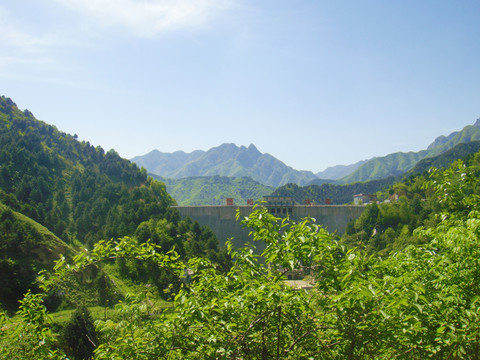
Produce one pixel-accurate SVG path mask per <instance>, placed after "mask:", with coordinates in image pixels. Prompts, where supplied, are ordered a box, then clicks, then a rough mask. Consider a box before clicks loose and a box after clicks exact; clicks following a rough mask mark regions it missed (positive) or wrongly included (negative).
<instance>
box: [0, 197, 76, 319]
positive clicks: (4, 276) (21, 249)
mask: <svg viewBox="0 0 480 360" xmlns="http://www.w3.org/2000/svg"><path fill="white" fill-rule="evenodd" d="M73 253H74V249H73V248H72V247H71V246H69V245H67V244H65V243H64V242H63V241H62V240H60V239H59V238H58V237H57V236H55V235H54V234H52V233H51V232H50V231H48V229H46V228H45V227H44V226H42V225H40V224H38V223H37V222H35V221H33V220H32V219H30V218H28V217H26V216H25V215H22V214H20V213H17V212H15V211H12V210H11V209H9V208H8V207H7V206H5V205H3V204H1V203H0V283H1V284H2V286H1V290H0V308H5V309H8V310H12V309H15V308H16V306H17V300H18V299H20V298H21V296H22V295H23V294H24V293H26V292H27V290H28V289H30V288H35V279H36V275H37V273H38V272H39V271H40V270H44V269H46V270H52V268H53V265H54V261H56V260H58V259H59V258H60V255H64V256H67V257H71V255H73Z"/></svg>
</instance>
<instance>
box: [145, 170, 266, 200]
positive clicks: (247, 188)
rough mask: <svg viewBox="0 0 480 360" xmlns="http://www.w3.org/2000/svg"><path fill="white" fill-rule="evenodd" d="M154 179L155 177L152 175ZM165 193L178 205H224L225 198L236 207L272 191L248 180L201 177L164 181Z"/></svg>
mask: <svg viewBox="0 0 480 360" xmlns="http://www.w3.org/2000/svg"><path fill="white" fill-rule="evenodd" d="M152 176H153V177H155V175H152ZM158 179H159V180H161V181H163V182H164V183H165V185H166V186H167V192H168V193H169V194H170V195H171V196H172V197H173V198H174V199H175V200H176V202H177V204H178V205H184V206H187V205H224V204H225V199H226V198H233V199H234V201H235V204H236V205H247V200H249V199H252V200H254V201H256V200H259V199H262V198H263V196H266V195H269V194H270V193H271V192H272V191H273V190H274V189H273V188H272V187H269V186H265V185H262V184H260V183H258V182H256V181H254V180H252V179H250V178H247V177H242V178H230V177H226V176H218V175H217V176H201V177H188V178H183V179H164V178H160V177H158Z"/></svg>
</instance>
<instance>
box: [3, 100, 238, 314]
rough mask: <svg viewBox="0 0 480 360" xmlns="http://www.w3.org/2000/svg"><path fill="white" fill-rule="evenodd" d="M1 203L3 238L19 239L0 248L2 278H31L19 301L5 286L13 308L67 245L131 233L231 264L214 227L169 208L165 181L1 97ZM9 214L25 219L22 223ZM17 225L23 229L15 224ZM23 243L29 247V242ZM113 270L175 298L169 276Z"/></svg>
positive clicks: (130, 267)
mask: <svg viewBox="0 0 480 360" xmlns="http://www.w3.org/2000/svg"><path fill="white" fill-rule="evenodd" d="M0 201H1V203H3V204H4V205H5V208H8V209H11V211H10V210H8V209H7V210H6V211H4V214H6V215H4V216H5V221H4V222H2V223H0V225H1V226H4V227H5V229H6V230H5V232H4V233H3V236H5V237H6V239H7V240H8V239H13V240H8V241H7V242H5V243H4V244H3V245H2V246H4V248H1V249H0V259H3V260H2V261H3V262H2V266H3V269H4V270H5V272H3V273H2V275H4V276H8V275H7V274H12V273H14V274H18V276H17V275H14V276H8V277H9V281H13V282H15V281H20V279H23V280H21V281H20V282H19V284H17V285H18V286H17V285H12V286H11V288H12V289H13V288H14V289H17V290H15V294H16V295H15V296H13V295H12V296H11V298H9V296H10V294H13V292H12V291H10V290H8V289H7V287H2V288H0V299H2V298H3V299H8V301H9V302H8V304H7V305H5V306H7V307H9V308H10V307H11V306H13V305H15V304H16V301H17V300H18V298H19V297H20V296H21V294H22V292H24V291H25V290H26V288H28V286H30V285H32V284H33V280H34V279H35V276H36V274H37V271H38V270H40V269H41V268H42V266H40V265H41V264H43V263H44V262H48V263H49V264H50V267H51V266H52V261H53V259H57V258H58V255H59V253H60V252H62V251H60V248H61V247H62V246H60V245H59V244H63V243H62V242H61V241H63V242H65V243H66V244H68V246H71V247H72V248H73V249H74V250H75V251H78V250H79V249H80V250H81V251H84V249H85V248H87V249H88V248H91V247H92V246H93V244H94V243H96V242H98V241H100V240H110V239H117V238H121V237H124V236H131V237H135V239H137V240H138V241H139V242H146V241H147V240H149V239H150V241H152V242H153V243H155V244H157V245H159V246H161V247H162V249H163V251H165V252H166V251H169V250H171V249H173V248H175V249H176V251H177V252H178V254H179V256H180V258H181V259H182V260H183V259H187V258H189V257H192V256H193V255H194V254H195V255H197V256H202V257H205V258H209V259H211V260H212V261H214V262H215V263H218V264H219V265H222V266H224V265H226V264H228V261H229V260H228V258H226V257H225V256H224V253H223V252H222V251H220V249H218V245H217V244H218V241H217V239H216V237H215V235H214V234H213V233H212V232H211V231H210V230H209V229H207V228H204V227H201V226H199V224H198V223H196V222H192V221H191V220H189V219H183V220H182V219H180V216H179V214H178V212H177V211H176V210H174V209H172V208H170V207H169V206H170V205H174V204H175V201H174V199H173V198H172V197H171V196H170V195H169V194H168V193H167V191H166V187H165V184H163V183H161V182H159V181H157V180H154V179H152V178H151V177H148V176H147V174H146V171H145V170H140V169H139V168H138V167H137V166H136V165H135V164H133V163H131V162H130V161H128V160H125V159H122V158H120V156H119V155H118V154H117V153H116V152H115V151H114V150H110V151H108V152H105V151H104V150H103V149H102V148H101V147H99V146H98V147H94V146H92V145H90V144H89V143H88V142H79V141H77V139H76V136H72V135H68V134H66V133H64V132H61V131H59V130H58V129H56V128H55V127H53V126H50V125H48V124H46V123H44V122H42V121H39V120H37V119H35V117H34V116H33V114H31V113H30V112H29V111H28V110H25V111H21V110H19V109H18V108H17V106H16V105H15V103H14V102H13V101H12V100H11V99H8V98H6V97H0ZM2 209H3V208H2ZM9 214H15V215H14V218H15V219H24V220H22V221H21V222H20V221H16V220H15V221H14V220H12V219H13V218H12V216H13V215H9ZM21 214H23V215H24V217H23V216H22V215H21ZM27 218H30V219H32V220H29V219H27ZM12 221H13V222H14V223H15V224H17V225H15V227H11V226H10V225H9V223H10V222H12ZM32 221H34V222H36V223H38V224H41V225H42V226H44V227H45V229H48V231H51V232H52V233H53V234H54V235H49V236H47V237H45V236H43V235H41V234H43V232H42V230H39V229H40V228H39V227H38V226H36V225H35V226H34V225H31V224H32ZM20 224H21V226H20ZM29 224H30V225H29ZM11 229H14V230H11ZM25 229H27V230H25ZM24 233H25V234H26V235H23V234H24ZM60 239H61V240H60ZM22 241H25V242H26V244H28V246H27V245H25V246H23V245H21V243H22ZM5 244H7V245H8V246H7V245H5ZM35 244H41V246H40V247H38V251H37V250H35V251H36V252H35V253H31V252H30V250H29V251H26V252H22V251H23V250H22V248H21V246H23V247H24V248H25V247H27V248H29V249H30V248H31V249H37V245H35ZM63 246H66V245H63ZM18 247H20V250H18ZM45 249H51V250H45ZM46 254H48V256H47V255H46ZM50 255H51V256H50ZM37 258H38V259H37ZM43 258H45V259H44V261H43V262H39V260H40V259H43ZM37 260H38V261H37ZM110 266H111V267H112V268H111V269H110V270H111V271H110V272H109V273H110V274H111V275H112V276H116V277H117V279H120V278H122V279H126V280H128V281H130V282H132V283H136V282H140V283H147V282H148V283H150V284H151V285H154V287H153V288H155V289H156V290H155V291H158V293H159V294H160V295H162V296H167V295H166V293H165V294H164V293H163V290H164V289H165V288H167V287H168V286H171V285H172V284H173V283H172V280H171V278H170V275H169V274H167V273H165V271H161V270H159V269H158V268H155V267H153V268H152V267H144V266H141V264H137V263H136V262H135V261H134V260H129V261H119V262H115V263H113V264H110ZM99 270H100V269H97V270H96V271H93V270H92V271H93V272H92V273H91V274H90V275H89V276H87V278H86V279H84V280H88V281H90V282H91V281H93V279H94V278H95V277H96V276H97V275H98V273H97V272H98V271H99ZM98 276H100V275H98ZM109 278H110V279H111V280H112V281H113V278H112V277H109ZM82 281H83V280H82ZM119 282H120V281H117V283H119ZM176 284H177V285H179V284H178V282H177V283H176ZM177 285H175V286H177ZM89 286H91V287H93V285H92V284H90V285H89ZM172 286H173V285H172ZM18 289H21V290H18ZM79 289H80V288H79ZM83 291H84V290H78V296H79V297H81V296H84V295H82V294H81V292H83ZM92 296H93V298H92V299H89V301H93V302H95V301H97V300H96V298H95V296H96V295H95V294H94V295H92Z"/></svg>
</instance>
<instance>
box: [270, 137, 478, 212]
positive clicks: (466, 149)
mask: <svg viewBox="0 0 480 360" xmlns="http://www.w3.org/2000/svg"><path fill="white" fill-rule="evenodd" d="M479 150H480V141H472V142H467V143H459V144H458V145H456V146H455V147H453V148H451V149H449V150H447V151H445V152H443V153H441V154H440V155H437V156H432V157H428V158H424V159H422V160H420V161H419V162H418V163H417V164H416V165H415V167H414V168H413V169H411V170H409V171H407V172H405V173H401V174H399V175H397V176H390V177H387V178H383V179H378V180H370V181H364V182H355V183H352V184H345V185H339V184H334V183H323V184H319V185H317V184H310V185H306V186H298V185H297V184H287V185H284V186H281V187H278V188H277V189H275V190H274V191H273V192H272V195H273V196H291V197H292V198H293V199H294V200H295V201H296V202H297V203H299V204H303V203H304V202H305V200H307V199H308V200H309V201H310V202H313V203H316V204H319V205H321V204H325V203H326V201H327V199H329V201H330V203H331V204H336V205H341V204H347V203H351V202H353V195H355V194H377V193H378V194H377V195H378V198H379V199H380V200H382V201H383V200H386V199H388V198H389V197H390V196H391V195H393V194H394V192H395V191H394V190H391V191H390V193H386V192H385V191H384V190H385V189H387V188H390V189H391V186H392V185H393V184H394V183H396V182H400V181H401V180H402V179H405V181H408V179H409V178H411V177H414V176H417V175H419V174H422V173H424V172H426V171H428V170H429V169H430V168H431V167H432V166H433V167H437V168H447V167H448V166H450V165H451V164H452V163H453V162H455V161H456V160H458V159H464V160H468V159H469V158H471V157H472V156H473V155H474V154H475V153H476V152H478V151H479Z"/></svg>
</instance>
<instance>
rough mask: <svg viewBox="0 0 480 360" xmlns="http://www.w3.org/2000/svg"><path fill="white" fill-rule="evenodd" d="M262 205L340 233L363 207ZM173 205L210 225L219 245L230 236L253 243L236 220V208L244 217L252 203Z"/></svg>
mask: <svg viewBox="0 0 480 360" xmlns="http://www.w3.org/2000/svg"><path fill="white" fill-rule="evenodd" d="M264 206H265V207H267V209H268V210H269V212H270V213H271V214H273V215H275V216H277V217H285V216H286V215H287V214H288V215H289V216H290V218H291V219H292V220H294V221H300V220H301V219H303V218H305V217H308V216H309V217H312V218H314V219H316V224H318V225H322V226H323V227H324V228H326V229H327V230H328V231H329V232H336V233H337V234H340V235H341V234H343V233H344V232H345V229H346V227H347V224H348V222H349V221H351V220H354V219H357V218H358V217H359V216H360V215H361V214H362V212H363V211H364V210H365V206H362V205H297V204H289V203H285V202H279V203H277V204H275V203H269V204H266V205H264ZM174 208H176V209H177V210H178V211H179V213H180V215H181V216H182V217H190V218H191V219H192V220H194V221H198V223H199V224H200V225H206V226H208V227H210V228H211V229H212V231H213V232H214V233H215V235H216V236H217V238H218V240H219V243H220V245H222V246H223V245H224V244H225V241H226V240H227V239H229V238H233V244H234V245H235V246H237V247H239V246H242V245H243V244H245V243H246V242H252V240H251V238H250V237H249V235H248V233H249V232H250V231H251V229H249V228H243V225H242V224H240V222H239V221H238V222H237V221H236V219H235V215H236V212H237V209H238V210H239V211H240V219H243V218H244V217H246V216H248V215H250V214H251V212H252V211H253V206H252V205H248V206H235V205H220V206H175V207H174Z"/></svg>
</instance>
